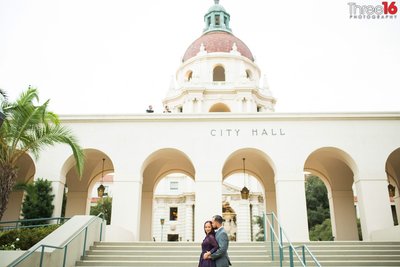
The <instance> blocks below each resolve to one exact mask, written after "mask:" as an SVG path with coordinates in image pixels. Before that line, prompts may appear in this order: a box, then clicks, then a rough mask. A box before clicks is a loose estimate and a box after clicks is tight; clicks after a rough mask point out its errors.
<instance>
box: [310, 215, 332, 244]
mask: <svg viewBox="0 0 400 267" xmlns="http://www.w3.org/2000/svg"><path fill="white" fill-rule="evenodd" d="M332 240H333V236H332V224H331V219H325V221H323V223H321V224H317V225H315V226H314V227H313V228H311V230H310V241H332Z"/></svg>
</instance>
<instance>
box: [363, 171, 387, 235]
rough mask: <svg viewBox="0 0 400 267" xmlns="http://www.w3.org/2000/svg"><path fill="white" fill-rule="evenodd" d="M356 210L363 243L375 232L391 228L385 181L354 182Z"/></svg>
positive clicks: (364, 180)
mask: <svg viewBox="0 0 400 267" xmlns="http://www.w3.org/2000/svg"><path fill="white" fill-rule="evenodd" d="M355 184H356V188H357V199H358V208H359V211H360V220H361V229H362V235H363V240H364V241H369V240H370V235H371V233H372V232H374V231H376V230H382V229H386V228H389V227H391V226H393V218H392V212H391V210H390V199H389V193H388V190H387V185H388V183H387V180H386V179H385V178H381V179H360V180H358V181H356V183H355Z"/></svg>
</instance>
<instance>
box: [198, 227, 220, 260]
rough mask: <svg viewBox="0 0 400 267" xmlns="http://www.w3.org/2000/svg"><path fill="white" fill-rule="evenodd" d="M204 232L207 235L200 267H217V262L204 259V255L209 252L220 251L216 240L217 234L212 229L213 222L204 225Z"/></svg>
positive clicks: (203, 244)
mask: <svg viewBox="0 0 400 267" xmlns="http://www.w3.org/2000/svg"><path fill="white" fill-rule="evenodd" d="M204 232H205V233H206V237H205V238H204V240H203V243H202V244H201V254H200V261H199V267H215V262H214V261H213V260H211V259H207V260H205V259H203V254H204V253H206V252H207V251H210V252H211V253H213V252H214V251H216V250H217V249H218V243H217V240H216V239H215V232H214V229H213V227H212V223H211V221H206V222H205V223H204Z"/></svg>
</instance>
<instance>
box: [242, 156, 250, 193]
mask: <svg viewBox="0 0 400 267" xmlns="http://www.w3.org/2000/svg"><path fill="white" fill-rule="evenodd" d="M242 160H243V188H242V190H240V195H241V197H242V199H249V193H250V191H249V189H248V188H247V187H246V186H245V178H246V165H245V160H246V158H243V159H242Z"/></svg>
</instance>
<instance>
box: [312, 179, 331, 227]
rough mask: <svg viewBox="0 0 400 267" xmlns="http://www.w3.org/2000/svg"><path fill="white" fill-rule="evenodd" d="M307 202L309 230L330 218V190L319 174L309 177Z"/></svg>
mask: <svg viewBox="0 0 400 267" xmlns="http://www.w3.org/2000/svg"><path fill="white" fill-rule="evenodd" d="M306 202H307V214H308V229H309V230H310V229H311V228H313V227H314V226H315V225H317V224H322V223H323V222H324V221H325V220H326V219H329V218H330V213H329V200H328V192H327V190H326V186H325V184H324V183H323V182H322V181H321V179H319V178H318V177H317V176H310V177H308V178H307V183H306Z"/></svg>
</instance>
